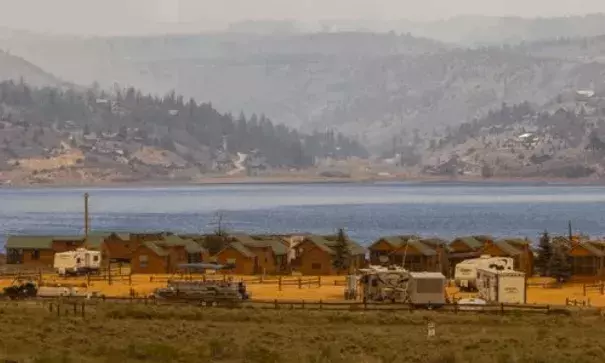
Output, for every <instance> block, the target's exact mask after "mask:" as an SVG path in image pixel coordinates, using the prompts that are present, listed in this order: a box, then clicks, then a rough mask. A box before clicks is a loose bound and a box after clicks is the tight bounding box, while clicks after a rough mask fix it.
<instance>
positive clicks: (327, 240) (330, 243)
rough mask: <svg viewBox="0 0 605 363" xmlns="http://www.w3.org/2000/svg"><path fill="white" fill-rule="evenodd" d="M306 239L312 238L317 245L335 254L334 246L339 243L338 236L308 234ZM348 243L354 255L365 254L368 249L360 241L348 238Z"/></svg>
mask: <svg viewBox="0 0 605 363" xmlns="http://www.w3.org/2000/svg"><path fill="white" fill-rule="evenodd" d="M305 240H310V241H311V242H313V243H314V244H315V245H317V246H318V247H319V248H321V249H322V250H324V251H326V252H328V253H329V254H331V255H333V254H335V251H334V247H336V246H337V245H338V240H337V237H336V236H317V235H312V236H307V237H305ZM347 244H348V245H349V249H350V251H351V254H352V255H353V256H359V255H365V253H366V250H365V248H363V247H362V246H361V245H359V243H357V242H355V241H353V240H351V239H349V238H347Z"/></svg>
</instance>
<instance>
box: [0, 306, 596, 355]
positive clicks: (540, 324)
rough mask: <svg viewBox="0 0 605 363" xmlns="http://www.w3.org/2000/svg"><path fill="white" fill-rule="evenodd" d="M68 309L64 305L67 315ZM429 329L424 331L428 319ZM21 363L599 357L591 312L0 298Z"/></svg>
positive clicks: (5, 333)
mask: <svg viewBox="0 0 605 363" xmlns="http://www.w3.org/2000/svg"><path fill="white" fill-rule="evenodd" d="M71 313H72V310H71V309H70V314H71ZM429 321H433V322H435V324H436V336H435V337H434V338H427V323H428V322H429ZM2 359H13V360H17V361H19V362H48V363H54V362H57V363H58V362H74V363H75V362H78V363H79V362H82V363H86V362H111V363H117V362H120V363H122V362H158V363H160V362H161V363H165V362H225V363H235V362H246V363H272V362H275V363H290V362H292V363H294V362H308V363H324V362H325V363H327V362H335V363H341V362H342V363H345V362H346V363H381V362H384V363H390V362H406V363H408V362H410V363H413V362H427V363H461V362H473V363H492V362H493V363H509V362H518V363H525V362H527V363H530V362H531V363H541V362H544V363H559V362H562V363H564V362H569V363H582V362H599V363H602V362H605V320H604V319H603V318H602V317H601V316H598V315H588V314H586V315H580V314H579V313H575V314H573V315H572V316H560V315H538V314H534V315H522V314H508V315H505V316H497V315H475V314H473V313H461V314H458V315H454V314H451V313H438V312H421V311H415V312H397V313H395V312H366V313H364V312H347V311H342V312H339V311H336V312H334V311H333V312H329V311H297V310H277V311H274V310H253V309H241V310H226V309H211V308H206V309H203V308H197V307H188V306H178V307H174V306H173V307H171V306H141V305H132V306H130V305H126V304H109V303H108V304H104V305H99V306H97V307H89V308H88V310H87V314H86V317H85V318H84V319H83V318H81V317H74V316H72V315H68V316H61V317H57V315H56V312H53V313H52V314H51V313H50V312H49V311H48V309H47V308H45V307H43V306H41V305H35V304H29V303H27V304H25V303H22V304H21V305H20V306H14V305H6V306H2V305H1V304H0V360H2Z"/></svg>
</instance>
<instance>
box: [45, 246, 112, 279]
mask: <svg viewBox="0 0 605 363" xmlns="http://www.w3.org/2000/svg"><path fill="white" fill-rule="evenodd" d="M53 267H54V269H55V271H57V273H58V274H59V275H61V276H65V275H84V274H89V273H98V272H99V269H100V267H101V252H99V251H89V250H87V249H85V248H78V249H77V250H75V251H68V252H60V253H55V261H54V264H53Z"/></svg>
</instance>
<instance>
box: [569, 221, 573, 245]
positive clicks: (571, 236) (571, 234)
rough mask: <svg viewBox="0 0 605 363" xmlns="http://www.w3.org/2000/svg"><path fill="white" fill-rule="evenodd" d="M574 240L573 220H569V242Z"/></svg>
mask: <svg viewBox="0 0 605 363" xmlns="http://www.w3.org/2000/svg"><path fill="white" fill-rule="evenodd" d="M572 241H573V233H572V231H571V221H569V242H572Z"/></svg>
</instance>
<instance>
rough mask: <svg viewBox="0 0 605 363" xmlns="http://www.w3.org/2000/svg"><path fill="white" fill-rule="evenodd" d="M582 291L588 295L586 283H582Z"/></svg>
mask: <svg viewBox="0 0 605 363" xmlns="http://www.w3.org/2000/svg"><path fill="white" fill-rule="evenodd" d="M582 291H583V292H584V296H586V284H582Z"/></svg>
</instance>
